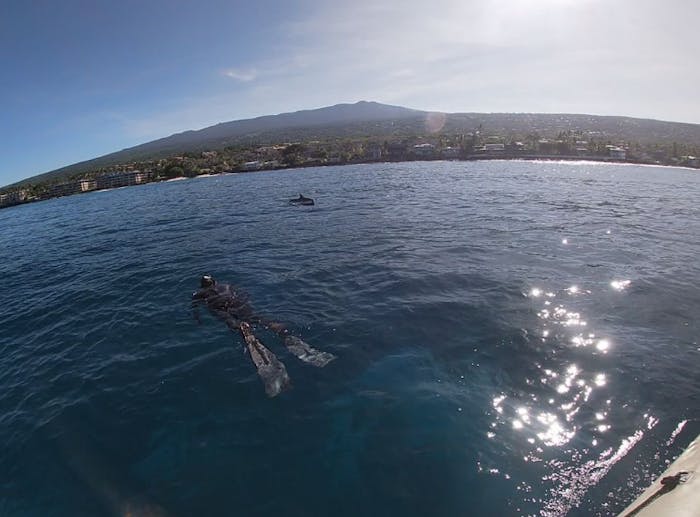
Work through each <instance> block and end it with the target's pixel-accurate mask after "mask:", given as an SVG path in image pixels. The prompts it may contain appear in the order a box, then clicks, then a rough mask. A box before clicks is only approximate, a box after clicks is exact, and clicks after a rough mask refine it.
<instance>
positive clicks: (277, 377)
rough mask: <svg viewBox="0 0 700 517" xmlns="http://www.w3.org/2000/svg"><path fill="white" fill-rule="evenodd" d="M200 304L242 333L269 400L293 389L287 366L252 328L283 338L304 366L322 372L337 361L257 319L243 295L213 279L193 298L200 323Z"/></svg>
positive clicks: (204, 281)
mask: <svg viewBox="0 0 700 517" xmlns="http://www.w3.org/2000/svg"><path fill="white" fill-rule="evenodd" d="M200 304H204V305H206V307H207V309H209V312H211V313H212V314H213V315H214V316H216V317H217V318H219V319H220V320H222V321H224V322H225V323H226V325H227V326H228V328H229V329H231V330H232V331H238V332H240V333H241V335H242V336H243V339H244V340H245V343H246V346H247V350H248V352H249V353H250V357H251V359H252V360H253V363H254V364H255V367H256V368H257V370H258V375H259V376H260V378H261V379H262V381H263V384H264V385H265V392H266V393H267V395H268V396H269V397H274V396H275V395H278V394H279V393H281V392H282V391H284V390H285V389H287V388H289V387H290V381H289V376H288V375H287V369H286V368H285V367H284V364H283V363H282V362H281V361H280V360H279V359H277V356H275V354H273V353H272V352H271V351H270V350H268V349H267V348H266V347H265V345H263V344H262V343H261V342H260V340H258V338H256V337H255V335H254V334H253V327H252V326H253V325H261V326H263V327H265V328H267V329H270V330H272V331H273V332H275V333H276V334H277V335H278V336H280V338H282V342H283V343H284V346H286V347H287V350H289V351H290V352H291V353H292V354H294V355H295V356H296V357H298V358H299V359H300V360H302V361H304V362H305V363H309V364H311V365H313V366H318V367H319V368H322V367H324V366H326V365H327V364H328V363H330V362H331V361H332V360H333V359H335V355H333V354H331V353H328V352H321V351H319V350H316V349H315V348H313V347H311V346H310V345H308V344H307V343H305V342H304V341H302V340H301V339H299V338H298V337H296V336H293V335H291V334H290V333H289V331H288V330H287V328H286V327H285V326H284V325H283V324H282V323H278V322H276V321H270V320H267V319H265V318H262V317H261V316H258V315H256V314H255V313H254V312H253V310H252V308H251V306H250V305H249V304H248V296H247V295H246V294H245V293H244V292H242V291H240V290H237V289H235V288H234V287H233V286H232V285H231V284H224V283H219V282H217V281H216V280H214V278H213V277H212V276H211V275H204V276H203V277H202V278H201V280H200V289H198V290H197V291H195V292H194V293H193V294H192V309H193V315H194V318H195V319H196V320H197V322H198V323H200V319H199V305H200Z"/></svg>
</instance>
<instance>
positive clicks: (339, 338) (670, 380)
mask: <svg viewBox="0 0 700 517" xmlns="http://www.w3.org/2000/svg"><path fill="white" fill-rule="evenodd" d="M299 192H302V193H304V194H305V195H309V196H312V197H314V198H316V201H317V204H316V206H315V207H294V206H290V205H288V204H287V199H288V198H291V197H296V196H297V195H298V193H299ZM698 199H700V173H699V172H698V171H690V170H682V169H672V168H656V167H638V166H632V165H612V164H595V163H585V162H581V163H551V162H472V163H459V162H432V163H410V164H376V165H361V166H347V167H327V168H313V169H303V170H296V171H284V172H268V173H255V174H239V175H226V176H216V177H210V178H199V179H193V180H187V181H177V182H169V183H162V184H150V185H145V186H139V187H130V188H125V189H118V190H112V191H107V192H96V193H91V194H86V195H81V196H74V197H70V198H62V199H55V200H50V201H47V202H42V203H36V204H32V205H26V206H20V207H14V208H10V209H6V210H2V211H0V239H1V242H2V246H1V247H0V278H1V279H2V288H1V289H0V324H1V329H2V330H1V331H0V352H1V355H0V443H2V447H1V448H0V473H1V475H0V481H1V483H2V484H1V485H0V515H2V516H75V517H80V516H91V515H126V514H127V513H128V512H129V511H131V512H132V514H133V515H173V516H198V515H202V516H204V515H206V516H229V515H246V516H273V515H289V516H323V515H334V516H337V517H340V516H357V515H363V516H391V515H401V516H424V515H439V516H457V515H460V516H462V515H476V516H480V515H485V516H490V515H494V516H500V515H542V516H554V515H566V514H568V515H614V514H615V513H616V512H619V511H620V510H622V509H623V508H624V507H625V506H626V505H627V504H629V503H630V502H631V501H632V500H633V499H634V497H636V495H637V494H638V493H640V492H641V491H642V490H643V489H644V488H645V487H646V486H647V485H648V483H649V482H650V481H651V480H652V478H654V477H655V476H656V475H658V474H660V473H661V472H662V471H663V470H665V468H666V466H667V463H668V462H669V461H671V460H672V459H673V458H674V457H676V456H677V455H678V454H679V453H680V452H681V451H682V450H683V448H684V447H686V446H687V445H688V444H689V443H690V441H691V440H692V439H693V438H694V437H695V436H696V435H697V434H698V433H699V432H700V421H699V420H698V418H699V409H700V376H699V375H698V371H700V370H699V366H700V344H699V343H698V340H699V339H698V338H699V334H700V332H699V330H700V325H699V323H698V315H699V314H700V291H699V290H698V285H700V259H699V258H698V257H699V256H700V208H699V206H700V205H699V204H698ZM207 272H208V273H211V274H213V275H214V276H215V277H217V278H218V279H219V280H220V281H229V282H232V283H235V284H236V285H238V286H240V287H241V288H243V289H245V290H246V291H247V292H248V293H249V294H250V296H251V300H252V303H253V305H254V307H255V308H256V310H257V311H258V312H259V313H260V314H264V315H267V316H269V317H271V318H274V319H277V320H280V321H282V322H285V323H286V324H287V325H288V326H289V328H290V329H291V330H292V331H293V332H294V333H295V334H297V335H298V336H300V337H302V338H303V339H305V340H306V341H307V342H309V343H310V344H312V345H313V346H315V347H317V348H319V349H322V350H327V351H330V352H332V353H334V354H336V355H337V356H338V359H337V360H336V361H334V362H333V363H331V364H330V365H328V366H327V367H326V368H323V369H318V368H314V367H311V366H308V365H305V364H303V363H300V362H299V361H298V360H296V359H295V358H294V357H292V356H291V355H290V354H289V353H288V352H287V351H286V350H285V349H284V347H282V346H281V343H280V342H279V340H278V339H276V336H274V335H273V334H271V333H270V332H268V331H265V330H264V329H258V330H257V331H256V332H257V335H258V336H259V337H260V339H261V340H262V341H263V342H264V343H266V344H267V345H268V347H269V348H270V349H271V350H272V351H273V352H275V353H276V354H277V356H278V357H279V358H280V359H281V360H282V361H283V362H284V363H285V364H286V366H287V370H288V372H289V375H290V377H291V378H292V382H293V385H294V387H293V389H292V390H290V391H288V392H286V393H284V394H282V395H281V396H279V397H277V398H274V399H268V398H267V397H266V396H265V393H264V391H263V387H262V384H261V382H260V380H259V378H258V377H257V375H256V372H255V369H254V367H253V365H252V363H251V361H250V358H249V357H248V356H247V355H246V354H244V352H243V346H242V341H241V338H240V337H239V336H237V335H236V334H234V333H232V332H230V331H228V330H227V328H226V327H225V326H224V325H223V324H222V323H221V322H220V321H218V320H215V319H214V318H212V317H210V316H209V315H208V314H206V313H205V314H203V316H202V323H201V325H198V324H197V323H196V322H195V321H194V319H193V318H192V315H191V312H190V296H191V294H192V291H193V290H195V289H196V288H197V286H198V279H199V277H200V275H202V274H203V273H207Z"/></svg>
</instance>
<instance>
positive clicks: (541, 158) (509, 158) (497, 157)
mask: <svg viewBox="0 0 700 517" xmlns="http://www.w3.org/2000/svg"><path fill="white" fill-rule="evenodd" d="M479 161H503V162H542V163H547V162H551V163H572V164H575V163H579V164H584V163H590V164H603V165H605V164H614V165H634V166H637V167H655V168H668V169H681V170H687V171H698V172H700V168H695V167H687V166H683V165H667V164H661V163H648V162H641V161H634V160H619V159H613V158H607V157H602V156H592V157H585V156H566V155H537V154H527V155H526V154H523V155H515V154H503V153H500V154H495V153H494V154H479V155H470V156H467V157H463V158H442V157H436V158H422V159H414V160H405V159H404V160H358V161H352V162H346V163H319V162H315V161H314V162H308V163H302V164H298V165H295V166H294V167H288V166H283V167H269V168H265V167H261V168H260V169H254V170H231V171H224V172H220V173H215V174H211V173H206V174H198V175H196V176H191V177H188V176H178V177H176V178H169V179H162V178H156V179H154V180H151V181H147V182H143V183H139V184H137V185H124V186H120V187H114V188H106V189H99V190H88V191H85V192H76V193H74V194H68V195H63V196H51V197H46V198H39V199H27V200H25V201H20V202H16V203H11V204H5V205H0V210H2V209H3V208H11V207H13V206H20V205H26V204H31V203H37V202H40V201H48V200H50V199H56V198H58V197H70V196H74V195H79V194H90V193H94V192H107V191H110V190H116V189H123V188H128V187H133V186H138V185H147V184H150V183H171V182H174V181H183V180H190V179H198V178H212V177H217V176H223V175H228V174H251V173H257V172H277V171H293V170H298V169H307V168H311V167H346V166H350V165H370V164H377V163H413V162H423V163H426V162H479Z"/></svg>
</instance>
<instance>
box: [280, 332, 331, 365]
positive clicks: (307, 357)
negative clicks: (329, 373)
mask: <svg viewBox="0 0 700 517" xmlns="http://www.w3.org/2000/svg"><path fill="white" fill-rule="evenodd" d="M284 346H286V347H287V350H289V351H290V352H291V353H292V354H294V355H295V356H297V357H298V358H299V359H301V360H302V361H304V362H305V363H309V364H312V365H314V366H318V367H319V368H323V367H324V366H326V365H327V364H328V363H330V362H331V361H332V360H333V359H335V358H336V356H335V355H333V354H331V353H330V352H321V351H320V350H316V349H315V348H313V347H312V346H311V345H309V344H308V343H306V342H304V341H302V340H301V339H299V338H298V337H296V336H292V335H289V334H288V335H286V336H285V337H284Z"/></svg>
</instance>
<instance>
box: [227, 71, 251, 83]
mask: <svg viewBox="0 0 700 517" xmlns="http://www.w3.org/2000/svg"><path fill="white" fill-rule="evenodd" d="M223 75H225V76H226V77H230V78H231V79H235V80H236V81H240V82H242V83H249V82H250V81H254V80H255V79H257V78H258V71H257V70H255V69H254V68H253V69H249V70H238V69H236V68H229V69H227V70H224V71H223Z"/></svg>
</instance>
